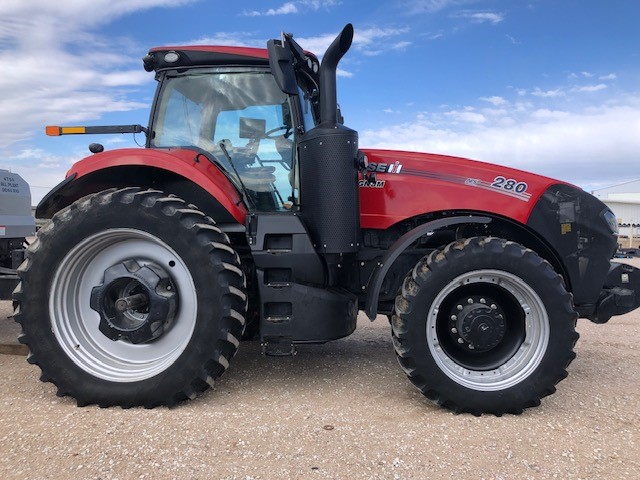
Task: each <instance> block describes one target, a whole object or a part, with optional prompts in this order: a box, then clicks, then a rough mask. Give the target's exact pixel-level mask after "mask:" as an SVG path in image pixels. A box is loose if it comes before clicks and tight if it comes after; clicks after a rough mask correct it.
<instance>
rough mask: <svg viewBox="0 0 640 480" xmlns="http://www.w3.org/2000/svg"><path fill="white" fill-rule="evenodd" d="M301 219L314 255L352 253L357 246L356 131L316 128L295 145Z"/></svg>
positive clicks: (358, 240) (358, 234) (358, 205)
mask: <svg viewBox="0 0 640 480" xmlns="http://www.w3.org/2000/svg"><path fill="white" fill-rule="evenodd" d="M299 149H300V178H301V192H300V196H301V200H302V202H301V203H302V217H303V218H304V221H305V223H306V225H307V227H308V228H309V230H310V233H311V238H312V240H313V243H314V245H315V247H316V249H317V251H318V252H321V253H352V252H356V251H357V250H358V246H359V243H360V200H359V192H358V170H357V169H356V167H355V165H356V156H357V153H358V132H356V131H355V130H351V129H349V128H346V127H344V126H342V125H337V126H335V127H333V128H322V127H316V128H313V129H311V130H309V131H308V132H307V133H305V134H304V135H303V137H302V139H301V141H300V143H299Z"/></svg>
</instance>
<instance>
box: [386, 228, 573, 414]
mask: <svg viewBox="0 0 640 480" xmlns="http://www.w3.org/2000/svg"><path fill="white" fill-rule="evenodd" d="M395 308H396V315H395V316H394V318H393V322H392V326H393V340H394V346H395V350H396V354H397V356H398V360H399V362H400V365H401V366H402V368H403V369H404V371H405V372H406V374H407V375H408V377H409V379H410V380H411V381H412V382H413V383H414V384H415V385H416V386H417V387H418V388H419V389H420V391H421V392H422V393H423V394H424V395H425V396H426V397H428V398H429V399H431V400H433V401H434V402H436V403H437V404H439V405H442V406H444V407H446V408H449V409H451V410H453V411H455V412H470V413H472V414H474V415H480V414H482V413H492V414H495V415H502V414H504V413H514V414H519V413H522V411H523V410H524V409H525V408H527V407H532V406H537V405H539V404H540V399H541V398H543V397H545V396H547V395H550V394H552V393H553V392H555V385H556V384H557V383H558V382H559V381H560V380H562V379H564V378H565V377H566V376H567V372H566V367H567V366H568V365H569V363H570V362H571V361H572V360H573V358H574V357H575V353H574V352H573V346H574V344H575V342H576V340H577V339H578V334H577V333H576V331H575V324H576V319H577V314H576V312H575V311H574V310H573V306H572V297H571V294H569V293H567V291H566V290H565V288H564V283H563V280H562V277H560V275H558V274H557V273H556V272H555V271H554V270H553V268H552V267H551V265H550V264H549V263H548V262H547V261H545V260H543V259H542V258H540V257H539V256H538V255H537V254H536V253H535V252H533V251H532V250H529V249H527V248H525V247H523V246H522V245H519V244H517V243H514V242H510V241H507V240H503V239H499V238H480V237H475V238H470V239H467V240H462V241H458V242H454V243H451V244H449V245H448V246H446V247H445V248H444V249H442V250H438V251H434V252H432V253H431V254H430V255H428V256H426V257H425V258H423V259H422V260H421V261H420V262H419V263H418V264H417V265H416V266H415V268H414V269H413V271H412V272H411V273H410V274H409V275H408V276H407V278H406V279H405V281H404V284H403V287H402V293H401V295H399V296H398V297H397V299H396V305H395Z"/></svg>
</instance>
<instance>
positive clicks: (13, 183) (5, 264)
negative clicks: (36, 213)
mask: <svg viewBox="0 0 640 480" xmlns="http://www.w3.org/2000/svg"><path fill="white" fill-rule="evenodd" d="M35 231H36V224H35V218H34V217H33V215H32V213H31V191H30V190H29V185H28V184H27V182H25V181H24V179H23V178H22V177H21V176H20V175H17V174H15V173H12V172H9V171H8V170H3V169H0V300H11V293H12V292H13V289H14V288H15V287H16V285H17V284H18V276H17V275H16V269H17V268H18V266H20V264H21V263H22V261H23V260H24V247H25V241H26V237H30V236H32V235H35Z"/></svg>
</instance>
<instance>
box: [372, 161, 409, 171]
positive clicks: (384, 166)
mask: <svg viewBox="0 0 640 480" xmlns="http://www.w3.org/2000/svg"><path fill="white" fill-rule="evenodd" d="M400 170H402V164H401V163H400V162H396V163H391V164H389V163H375V162H371V163H369V165H367V172H376V173H400Z"/></svg>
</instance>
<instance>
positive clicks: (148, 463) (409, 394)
mask: <svg viewBox="0 0 640 480" xmlns="http://www.w3.org/2000/svg"><path fill="white" fill-rule="evenodd" d="M635 263H636V264H640V262H638V261H637V260H636V261H635ZM10 314H11V309H10V303H9V302H0V342H3V343H4V342H6V341H7V339H9V341H12V342H15V340H14V339H15V336H16V335H17V331H18V330H17V328H16V326H15V325H14V324H13V322H12V321H11V320H10V319H7V318H6V317H7V316H8V315H10ZM578 331H579V332H580V335H581V338H580V340H579V341H578V344H577V346H576V349H577V353H578V357H577V358H576V360H574V362H573V363H572V365H571V366H570V368H569V377H568V378H567V379H566V380H565V381H563V382H562V383H561V384H560V385H559V386H558V392H557V393H556V394H555V395H552V396H551V397H548V398H547V399H545V400H543V402H542V405H541V406H540V407H539V408H535V409H531V410H527V411H526V412H525V413H524V414H523V415H521V416H512V415H507V416H504V417H501V418H496V417H493V416H483V417H480V418H476V417H473V416H471V415H453V414H451V413H449V412H448V411H446V410H443V409H441V408H438V407H436V406H434V405H433V404H431V403H430V402H429V401H428V400H426V399H425V398H424V397H422V395H420V393H419V392H417V390H415V388H414V387H413V386H412V385H411V384H410V383H409V381H408V380H407V379H406V377H405V375H404V373H402V371H401V370H400V368H399V366H398V365H397V362H396V360H395V357H394V354H393V348H392V344H391V339H390V334H389V325H388V322H387V320H386V318H385V317H378V319H377V320H376V322H374V323H370V322H369V321H368V320H367V319H366V318H365V317H364V316H362V317H361V318H360V320H359V324H358V330H357V331H356V333H355V334H354V335H352V336H351V337H349V338H346V339H343V340H339V341H336V342H332V343H328V344H326V345H317V346H302V347H300V348H299V349H298V352H299V353H298V355H297V356H296V357H293V358H273V357H262V356H261V355H260V348H259V345H258V343H257V342H245V343H243V344H242V345H241V347H240V351H239V353H238V355H237V356H236V358H235V359H234V361H233V362H232V363H231V367H230V369H229V371H228V372H227V373H226V374H225V375H224V376H223V378H222V379H221V380H220V381H219V382H218V384H217V385H216V388H215V389H214V390H211V391H208V392H207V393H205V394H203V395H201V396H200V397H198V399H197V400H195V401H193V402H188V403H185V404H182V405H181V406H179V407H177V408H173V409H167V408H158V409H154V410H145V409H141V408H134V409H130V410H122V409H119V408H110V409H100V408H98V407H86V408H77V407H76V406H75V403H74V401H73V400H71V399H69V398H57V397H56V396H55V389H54V387H53V386H52V385H51V384H44V383H42V382H40V381H38V376H39V370H38V369H37V368H35V367H32V366H30V365H28V364H27V362H26V361H25V358H24V357H23V356H16V355H0V368H1V369H2V377H1V378H0V409H1V411H2V415H1V417H0V478H2V479H25V478H29V479H35V478H56V479H57V478H71V477H74V478H77V479H84V478H87V479H97V478H101V479H115V478H119V479H143V478H150V479H159V478H180V479H182V478H193V479H196V478H216V479H217V478H220V479H244V480H246V479H272V478H296V479H297V478H305V479H306V478H341V479H342V478H389V479H426V478H429V479H437V478H474V479H480V478H487V479H489V478H495V479H525V478H535V479H537V478H563V479H565V478H589V479H593V478H603V479H613V478H616V479H619V478H631V479H638V478H640V435H639V432H640V398H639V397H638V393H639V391H640V348H639V347H638V343H637V339H638V338H640V311H636V312H633V313H631V314H627V315H624V316H621V317H616V318H614V319H613V320H611V321H610V322H609V323H608V324H607V325H594V324H591V323H590V322H588V321H586V320H580V321H579V323H578Z"/></svg>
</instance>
